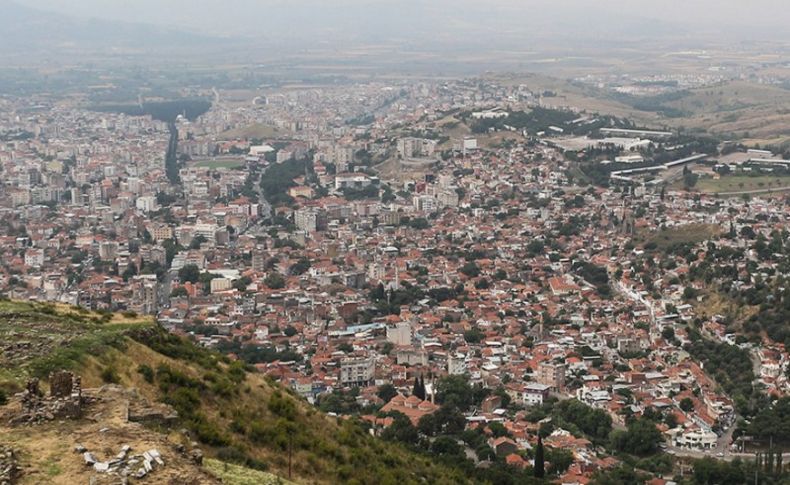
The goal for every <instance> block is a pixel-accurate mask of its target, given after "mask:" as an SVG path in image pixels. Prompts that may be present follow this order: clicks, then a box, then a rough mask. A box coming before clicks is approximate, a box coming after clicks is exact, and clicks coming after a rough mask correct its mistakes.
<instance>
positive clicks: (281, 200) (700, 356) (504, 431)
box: [0, 80, 790, 484]
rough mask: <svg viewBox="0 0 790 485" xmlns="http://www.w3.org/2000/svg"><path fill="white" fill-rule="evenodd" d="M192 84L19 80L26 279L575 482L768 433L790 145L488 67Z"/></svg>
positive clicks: (21, 260)
mask: <svg viewBox="0 0 790 485" xmlns="http://www.w3.org/2000/svg"><path fill="white" fill-rule="evenodd" d="M189 94H191V95H194V94H201V93H189ZM202 94H205V93H202ZM189 103H190V102H186V104H185V106H184V107H181V109H176V110H175V111H174V112H173V113H170V114H162V113H161V112H157V109H156V102H151V103H149V105H148V106H146V105H143V106H142V107H143V108H144V111H145V113H139V114H138V113H133V111H132V110H124V109H117V107H116V108H112V109H99V108H101V107H85V106H84V105H83V104H81V103H79V102H74V101H73V100H65V101H64V100H55V99H53V98H50V97H47V96H40V97H39V96H33V97H31V98H20V99H12V98H2V99H0V139H1V140H2V142H0V165H1V166H2V176H3V181H4V184H3V186H2V187H0V201H2V213H1V214H0V227H2V231H1V235H0V237H2V245H0V252H2V255H1V256H2V263H0V288H1V289H2V292H3V294H4V295H5V296H6V297H8V298H10V299H15V300H38V301H55V302H61V303H64V304H68V305H75V306H81V307H85V308H90V309H92V310H99V311H112V312H123V313H124V314H129V315H133V314H148V315H153V316H155V317H156V319H157V320H158V322H159V323H160V324H161V325H162V326H164V327H165V328H166V329H168V330H169V331H170V332H172V333H175V334H178V335H183V336H186V337H188V338H190V339H193V340H194V341H195V342H197V343H198V344H199V345H201V346H204V347H206V348H209V349H213V350H216V351H218V352H221V353H223V354H226V355H228V356H230V357H231V358H232V359H234V360H239V361H242V362H244V363H246V364H249V365H250V366H253V367H254V368H255V369H257V371H259V372H261V373H264V374H266V375H267V376H270V378H271V379H273V380H275V381H278V382H280V383H281V384H283V385H284V386H287V387H289V388H290V389H292V390H293V392H294V393H296V394H297V395H299V396H301V397H302V398H304V399H305V400H306V401H308V402H309V403H311V404H314V405H315V406H317V407H319V408H320V409H321V410H323V411H326V412H328V413H332V414H333V415H337V416H341V417H349V418H351V417H352V416H353V417H355V418H359V419H362V420H363V421H364V422H366V423H367V424H368V425H369V432H370V433H371V434H373V435H376V436H380V437H382V438H384V439H388V440H394V441H403V442H409V440H410V439H411V437H416V436H418V435H419V436H421V437H424V438H425V439H427V442H428V443H429V445H428V446H430V447H431V450H435V449H440V451H439V452H437V453H455V452H458V453H460V454H463V455H464V456H466V457H467V458H469V459H471V460H473V461H474V462H475V463H476V464H477V465H478V466H484V464H485V463H491V462H496V461H497V460H499V461H502V462H504V463H505V464H506V465H507V466H509V467H514V468H517V469H522V470H523V469H527V468H532V467H533V460H534V457H535V453H536V450H537V449H538V448H539V449H540V450H541V454H542V453H543V447H544V446H545V447H546V449H547V450H548V451H547V461H548V462H549V463H550V465H551V467H550V472H551V473H553V474H554V475H555V476H556V478H557V481H558V482H559V483H564V484H576V483H580V484H586V483H589V482H590V481H591V480H592V479H593V477H595V476H598V474H600V473H601V472H602V471H607V470H615V469H617V468H618V466H619V465H620V463H621V459H620V458H618V457H616V456H614V454H613V453H611V450H612V449H615V450H620V451H629V452H633V453H635V454H636V455H649V454H650V453H652V452H655V451H657V450H659V449H662V450H664V451H666V453H669V454H675V455H677V456H696V455H695V454H696V453H699V452H709V453H710V454H713V455H716V456H718V457H720V458H724V459H732V458H735V457H741V456H744V457H745V456H752V455H751V454H749V453H751V452H752V451H751V448H749V447H750V446H759V445H760V443H762V444H764V442H765V441H766V440H768V439H773V438H776V437H775V436H774V435H773V434H772V433H773V431H771V429H770V426H765V422H766V420H767V419H768V417H767V416H766V415H765V413H770V409H771V407H770V405H769V404H770V403H771V402H772V400H774V399H779V398H783V397H785V396H786V395H787V394H788V391H790V386H788V379H787V376H788V351H787V349H786V344H788V343H790V333H788V331H787V330H786V329H784V328H781V326H782V325H785V326H786V320H783V318H784V316H786V313H783V312H784V311H785V310H784V309H785V308H786V307H787V302H788V301H790V299H788V298H790V295H788V294H787V292H788V290H787V286H786V284H787V276H786V275H787V271H788V263H789V262H790V241H788V230H787V226H786V224H787V220H788V217H790V214H789V212H790V205H788V199H787V195H786V194H785V193H784V192H782V191H783V190H784V189H786V188H787V187H786V184H787V181H790V178H788V177H787V175H788V167H789V166H790V161H787V160H786V158H787V157H786V156H785V154H783V153H781V152H779V151H776V152H772V151H771V150H754V149H752V150H748V149H747V148H746V147H743V146H740V145H738V144H735V143H727V142H723V141H718V140H712V139H709V138H705V137H694V136H690V135H681V134H678V133H675V132H666V131H661V130H657V129H651V128H650V127H639V126H635V125H633V123H631V122H629V121H628V120H624V119H619V118H615V117H612V116H599V115H597V114H594V113H589V112H586V111H583V110H575V111H574V110H569V109H566V108H559V107H557V106H555V105H554V103H553V97H552V96H550V95H547V94H546V93H541V92H539V91H532V90H530V88H529V86H528V85H523V84H522V85H515V86H513V85H510V86H508V85H500V84H497V83H494V82H492V81H482V80H468V81H452V82H450V81H446V82H420V83H410V82H403V83H393V84H383V83H370V84H354V85H349V86H342V87H322V88H311V89H283V90H273V91H272V92H271V93H270V95H268V96H266V97H265V98H260V97H256V98H255V99H234V98H233V97H232V96H231V95H229V96H228V98H224V97H220V96H217V99H215V101H214V102H213V104H211V106H210V108H209V107H208V103H206V106H205V109H197V112H191V113H190V112H188V111H189V110H192V109H193V108H194V106H192V105H191V104H189ZM193 104H194V103H193ZM149 108H150V109H149ZM158 111H163V110H158ZM250 127H253V128H254V129H251V128H250ZM730 180H737V182H733V184H740V186H736V187H735V189H734V190H730V189H728V188H727V187H729V186H730V185H732V184H730V183H729V182H728V181H730ZM716 184H719V185H720V187H723V189H719V188H716V187H717V185H716ZM755 184H761V185H759V186H757V185H755ZM730 192H731V193H730ZM767 303H770V305H768V304H767ZM780 310H781V311H780ZM780 402H781V401H780ZM785 419H786V418H785ZM449 436H452V438H449ZM456 437H460V438H456ZM442 447H444V448H442ZM456 448H462V450H461V451H458V450H456ZM448 450H450V451H448ZM541 456H542V455H541ZM669 468H671V466H670V467H669ZM648 469H649V468H648ZM656 469H657V470H662V469H661V467H657V468H656ZM653 471H655V470H653ZM662 474H663V473H662V472H660V471H658V472H656V477H657V478H656V479H655V480H663V479H661V478H658V477H660V476H661V475H662ZM650 483H656V484H658V483H671V482H670V481H668V480H663V481H653V482H650Z"/></svg>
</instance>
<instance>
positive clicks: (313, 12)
mask: <svg viewBox="0 0 790 485" xmlns="http://www.w3.org/2000/svg"><path fill="white" fill-rule="evenodd" d="M16 1H17V2H18V3H21V4H24V5H29V6H35V7H39V8H43V9H49V10H57V11H60V12H68V13H71V14H74V15H78V16H95V17H100V18H111V19H120V20H127V21H134V22H146V23H153V24H159V25H174V24H175V25H178V26H180V27H181V28H186V29H190V30H195V29H199V30H206V31H209V32H211V33H214V34H216V33H221V34H234V33H235V34H245V35H255V34H262V33H263V30H265V29H274V28H277V27H278V25H282V24H283V23H284V24H286V26H287V24H288V23H293V24H299V25H291V26H289V27H290V28H297V27H299V26H300V25H303V26H305V27H307V28H316V27H320V26H323V27H325V28H330V29H331V28H332V27H333V26H335V25H337V26H338V27H342V28H348V26H349V25H353V23H354V21H358V22H359V23H369V22H375V23H381V22H386V23H387V24H388V25H397V24H403V25H409V24H411V23H419V22H421V21H424V20H425V19H421V17H422V16H423V15H424V14H426V13H430V16H429V18H431V19H434V20H433V21H434V22H441V19H442V15H444V14H446V18H447V19H451V20H453V21H454V22H470V23H474V22H485V23H487V24H489V25H488V26H489V27H490V26H496V24H498V23H500V22H501V23H502V24H503V25H512V22H513V21H520V20H523V21H525V22H526V21H529V20H530V19H547V21H551V20H552V19H555V18H557V17H561V18H569V20H572V21H574V22H583V21H584V20H585V19H587V18H593V19H595V21H596V22H605V21H607V19H610V21H611V22H613V23H616V22H618V21H623V22H627V21H629V19H632V18H641V19H657V20H661V21H663V22H667V23H672V24H682V25H684V26H687V27H688V26H694V25H699V26H700V27H703V28H705V29H711V28H715V27H717V26H718V25H721V24H726V25H727V26H728V27H729V28H732V27H733V26H741V27H749V28H751V29H771V28H777V29H778V28H780V27H784V26H786V25H787V24H789V23H790V0H649V1H648V0H16ZM482 14H486V15H485V16H484V17H482V18H481V15H482ZM591 15H592V16H593V17H590V16H591ZM497 16H499V17H497ZM491 24H493V25H491ZM744 24H748V25H744ZM283 27H285V26H283ZM785 28H786V27H785ZM782 30H784V29H782ZM727 35H728V32H727V31H726V29H725V30H723V31H722V36H727ZM765 35H766V37H768V36H770V31H769V30H768V31H766V32H765Z"/></svg>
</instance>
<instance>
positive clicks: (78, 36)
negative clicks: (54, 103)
mask: <svg viewBox="0 0 790 485" xmlns="http://www.w3.org/2000/svg"><path fill="white" fill-rule="evenodd" d="M223 42H226V41H225V40H223V39H218V38H214V37H210V36H202V35H198V34H194V33H188V32H184V31H181V30H179V29H177V28H173V29H168V28H163V27H156V26H151V25H146V24H139V23H127V22H119V21H112V20H99V19H78V18H74V17H70V16H66V15H62V14H58V13H54V12H48V11H42V10H37V9H34V8H30V7H26V6H23V5H20V4H18V3H16V2H14V1H12V0H0V53H3V54H16V55H17V56H25V55H34V54H37V53H46V54H48V55H57V54H59V53H63V54H69V53H72V54H73V53H78V52H85V51H86V50H87V51H91V52H96V53H105V54H112V53H121V54H124V53H132V54H133V53H140V54H143V53H151V52H157V51H169V52H173V51H178V50H182V49H193V48H200V47H210V46H218V45H221V44H222V43H223Z"/></svg>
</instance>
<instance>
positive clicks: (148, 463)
mask: <svg viewBox="0 0 790 485" xmlns="http://www.w3.org/2000/svg"><path fill="white" fill-rule="evenodd" d="M74 451H75V452H77V453H81V454H82V459H83V460H84V461H85V466H89V467H92V468H93V470H94V471H95V472H97V473H101V474H107V475H114V476H117V477H120V478H121V481H122V482H124V483H125V482H126V481H127V480H128V479H129V478H137V479H141V478H144V477H146V476H147V475H148V474H150V473H151V472H153V471H154V469H156V468H158V467H163V466H165V462H164V460H163V459H162V455H161V454H160V453H159V450H157V449H155V448H152V449H150V450H148V451H145V452H143V453H142V454H131V453H130V452H131V451H132V447H131V446H129V445H123V446H122V447H121V451H120V452H118V454H117V455H115V456H114V457H113V458H111V459H109V460H106V461H100V460H98V459H97V458H96V456H95V455H94V454H93V453H91V452H90V451H88V450H87V448H85V447H84V446H82V445H77V446H76V447H75V448H74Z"/></svg>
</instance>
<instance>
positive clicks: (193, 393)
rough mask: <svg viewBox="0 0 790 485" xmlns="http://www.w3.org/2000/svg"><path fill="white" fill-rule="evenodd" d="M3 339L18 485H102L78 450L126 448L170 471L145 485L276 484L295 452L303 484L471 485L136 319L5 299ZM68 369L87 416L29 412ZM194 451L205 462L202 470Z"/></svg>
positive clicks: (1, 379)
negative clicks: (35, 396) (37, 389)
mask: <svg viewBox="0 0 790 485" xmlns="http://www.w3.org/2000/svg"><path fill="white" fill-rule="evenodd" d="M0 342H1V343H0V369H2V373H0V389H2V390H3V391H4V393H5V394H6V395H8V396H9V399H8V403H7V404H6V405H3V406H0V448H2V447H10V448H12V449H13V450H14V452H15V456H16V460H17V462H18V465H19V466H20V468H21V469H22V472H23V474H22V476H21V478H20V479H19V483H23V484H24V483H41V482H42V481H44V480H46V481H48V482H50V483H53V484H61V483H62V484H72V483H88V481H89V480H90V477H92V476H94V477H98V478H102V474H97V473H96V472H94V470H93V469H92V468H90V467H86V466H85V464H84V463H85V462H84V460H83V456H82V455H81V454H79V453H75V452H74V449H75V447H77V446H78V445H79V446H83V447H85V448H86V449H87V451H89V452H91V453H93V454H94V455H96V458H97V460H99V461H101V460H109V459H110V458H111V457H113V456H115V455H116V454H118V453H119V452H120V451H121V447H122V446H123V445H130V446H131V448H132V449H131V451H130V452H129V453H130V455H129V456H132V454H142V453H143V452H145V451H146V450H151V449H155V450H157V451H158V452H159V453H160V454H161V456H162V459H163V461H164V462H165V466H164V467H157V466H154V470H153V471H152V472H151V476H150V477H147V478H146V479H145V480H146V482H147V483H231V484H233V483H236V484H244V483H265V477H269V478H271V480H272V481H276V480H277V477H275V475H277V476H278V477H281V478H280V479H281V480H282V481H283V483H285V480H286V479H287V477H288V476H289V473H288V469H289V466H288V465H289V451H290V452H291V456H292V474H291V477H292V481H293V482H295V483H464V482H465V481H466V479H465V478H464V476H463V475H462V474H461V473H460V472H458V471H457V470H454V469H451V468H448V467H447V466H444V465H439V464H435V463H432V462H430V461H429V460H428V459H426V458H424V457H422V456H418V455H416V454H414V453H412V452H409V451H408V450H406V449H404V448H401V447H399V446H396V445H392V444H390V443H386V442H383V441H380V440H377V439H375V438H373V437H371V436H370V435H369V434H367V432H366V431H365V430H364V429H363V427H361V426H360V425H358V424H357V423H354V422H352V421H345V420H339V419H338V418H333V417H329V416H326V415H324V414H322V413H321V412H319V411H317V410H316V409H314V408H313V407H312V406H310V405H308V404H307V403H305V402H303V401H302V400H301V399H298V398H296V397H294V396H293V395H292V393H291V392H290V390H286V389H283V388H281V387H280V386H278V385H276V384H273V383H271V382H270V381H268V380H267V379H266V378H265V377H264V376H262V375H260V374H257V373H251V372H248V371H247V370H245V369H244V368H243V367H242V366H241V365H240V364H238V363H232V362H230V361H229V360H227V359H226V358H223V357H221V356H219V355H217V354H213V353H210V352H208V351H206V350H203V349H201V348H198V347H196V346H194V345H193V344H191V343H190V342H188V341H186V340H184V339H181V338H178V337H175V336H172V335H170V334H168V333H166V332H165V331H164V330H162V329H161V328H160V327H159V326H158V325H156V324H155V323H154V322H152V321H151V320H148V319H145V318H138V317H136V316H135V315H131V314H127V315H110V314H98V313H92V312H87V311H85V310H81V309H75V308H72V307H66V306H60V305H58V306H56V305H52V304H41V303H18V302H9V301H2V302H0ZM60 369H69V370H71V371H73V373H74V374H75V375H79V376H81V386H82V389H83V391H82V395H83V398H84V400H85V402H86V404H84V407H83V410H82V413H81V416H80V417H79V418H76V419H68V418H65V419H64V418H62V417H60V415H58V414H57V412H56V411H55V409H56V408H57V409H60V408H59V407H58V405H60V404H62V403H63V402H67V401H68V398H67V397H66V398H63V399H60V400H51V401H46V400H47V399H49V398H42V399H43V400H45V401H46V402H48V403H50V404H47V406H48V407H44V408H43V409H44V411H37V412H38V414H35V413H30V414H26V413H25V408H24V406H25V403H26V402H28V400H29V398H26V399H27V400H25V401H24V402H23V400H22V399H21V398H20V396H21V395H22V394H24V393H21V391H23V390H24V389H25V385H26V382H27V381H28V379H29V378H40V379H41V390H42V394H45V395H47V396H48V395H49V394H48V392H54V391H56V390H57V389H58V388H59V387H62V386H60V385H59V384H57V383H52V382H49V381H48V376H50V375H51V373H52V372H53V371H59V370H60ZM57 380H58V381H59V380H60V379H59V378H58V379H57ZM47 388H49V389H50V391H47ZM55 401H57V402H55ZM40 409H41V408H40ZM173 410H175V411H177V413H178V417H177V418H175V419H174V418H173V417H172V416H168V415H169V414H170V413H171V412H172V411H173ZM47 413H53V414H55V416H54V417H46V414H47ZM30 416H38V417H37V418H36V419H33V418H31V417H30ZM138 417H139V419H138ZM12 423H13V424H12ZM198 449H199V450H200V452H198V451H197V450H198ZM194 453H198V454H200V453H202V454H203V455H205V457H206V459H205V460H204V461H203V465H200V464H199V463H198V462H199V461H200V460H199V459H196V458H195V456H194ZM135 456H137V455H135ZM225 463H227V465H226V464H225ZM0 465H1V464H0ZM134 466H140V465H139V464H136V465H134ZM0 468H1V467H0ZM132 468H133V471H134V467H132ZM262 472H266V473H262ZM104 478H107V476H106V474H105V475H104ZM134 482H135V480H132V481H131V483H134ZM96 483H104V482H102V481H98V482H96ZM108 483H110V482H108Z"/></svg>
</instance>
